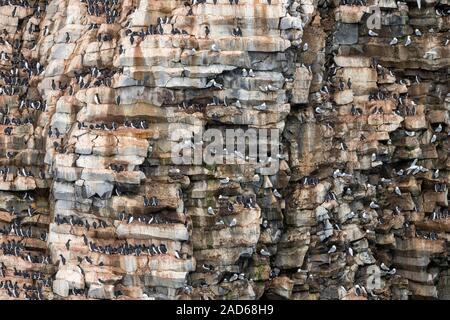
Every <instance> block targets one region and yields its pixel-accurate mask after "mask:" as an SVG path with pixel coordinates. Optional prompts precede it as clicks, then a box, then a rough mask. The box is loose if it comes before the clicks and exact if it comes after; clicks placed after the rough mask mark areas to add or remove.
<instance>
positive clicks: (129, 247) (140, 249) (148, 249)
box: [60, 239, 182, 264]
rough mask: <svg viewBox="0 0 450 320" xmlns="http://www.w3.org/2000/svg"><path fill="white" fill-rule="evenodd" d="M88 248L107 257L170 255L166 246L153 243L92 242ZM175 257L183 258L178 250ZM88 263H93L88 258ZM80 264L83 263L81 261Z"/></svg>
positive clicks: (64, 261) (63, 260)
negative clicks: (118, 255)
mask: <svg viewBox="0 0 450 320" xmlns="http://www.w3.org/2000/svg"><path fill="white" fill-rule="evenodd" d="M85 243H86V239H85ZM87 246H88V247H89V250H90V251H92V252H99V253H103V254H107V255H113V254H120V255H135V256H140V255H141V254H149V255H151V256H155V255H165V254H167V253H168V249H167V246H166V245H165V244H160V245H155V244H153V243H152V244H150V245H146V244H135V245H133V244H129V243H128V242H127V241H125V243H123V244H121V245H118V246H112V245H105V246H100V245H96V244H95V243H94V242H92V241H89V242H88V243H87ZM66 247H67V246H66ZM174 256H175V257H176V258H177V259H181V258H182V255H181V253H180V252H179V251H177V250H175V251H174ZM60 257H61V262H62V263H63V264H65V263H66V260H65V258H64V256H62V255H60ZM63 258H64V259H63ZM86 261H88V262H89V263H92V260H91V261H89V260H88V259H87V258H86ZM79 262H80V263H81V261H79Z"/></svg>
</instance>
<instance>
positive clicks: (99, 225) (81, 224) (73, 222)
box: [55, 214, 108, 231]
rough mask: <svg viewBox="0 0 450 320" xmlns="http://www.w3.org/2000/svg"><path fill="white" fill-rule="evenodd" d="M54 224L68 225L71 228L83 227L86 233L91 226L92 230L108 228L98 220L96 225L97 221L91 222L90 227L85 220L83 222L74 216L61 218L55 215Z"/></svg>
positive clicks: (103, 222)
mask: <svg viewBox="0 0 450 320" xmlns="http://www.w3.org/2000/svg"><path fill="white" fill-rule="evenodd" d="M55 223H56V224H57V225H58V226H59V225H61V224H70V225H71V226H78V227H84V228H86V230H87V231H89V230H90V228H91V226H92V228H94V230H95V229H98V228H107V227H108V224H107V223H106V222H105V221H103V220H99V221H98V223H97V221H93V222H92V225H91V224H90V223H89V221H88V220H87V219H85V220H83V219H82V218H80V217H77V216H74V215H70V216H62V215H60V214H57V215H56V216H55Z"/></svg>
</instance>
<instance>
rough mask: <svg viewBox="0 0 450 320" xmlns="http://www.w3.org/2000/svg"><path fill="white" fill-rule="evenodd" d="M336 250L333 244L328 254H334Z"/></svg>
mask: <svg viewBox="0 0 450 320" xmlns="http://www.w3.org/2000/svg"><path fill="white" fill-rule="evenodd" d="M336 250H337V248H336V246H335V245H334V244H333V245H332V246H331V248H330V250H328V253H333V252H336Z"/></svg>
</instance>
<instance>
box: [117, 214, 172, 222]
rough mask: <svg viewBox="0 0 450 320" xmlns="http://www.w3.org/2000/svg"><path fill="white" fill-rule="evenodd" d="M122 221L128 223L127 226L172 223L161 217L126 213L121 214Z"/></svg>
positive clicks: (119, 217)
mask: <svg viewBox="0 0 450 320" xmlns="http://www.w3.org/2000/svg"><path fill="white" fill-rule="evenodd" d="M118 219H119V220H120V221H126V222H127V224H130V223H133V222H138V223H145V224H169V223H170V222H171V221H170V220H168V219H163V218H161V217H160V216H159V215H149V216H134V215H132V214H126V213H125V212H120V213H119V215H118Z"/></svg>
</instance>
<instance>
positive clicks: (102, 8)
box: [80, 0, 121, 24]
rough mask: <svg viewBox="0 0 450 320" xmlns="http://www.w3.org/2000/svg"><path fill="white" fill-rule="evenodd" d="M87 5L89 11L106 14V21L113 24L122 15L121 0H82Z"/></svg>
mask: <svg viewBox="0 0 450 320" xmlns="http://www.w3.org/2000/svg"><path fill="white" fill-rule="evenodd" d="M80 2H82V3H86V5H87V13H88V14H89V15H91V16H96V17H100V16H102V15H105V17H106V23H107V24H113V23H114V22H115V20H116V19H117V18H118V17H120V3H121V0H80Z"/></svg>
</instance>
